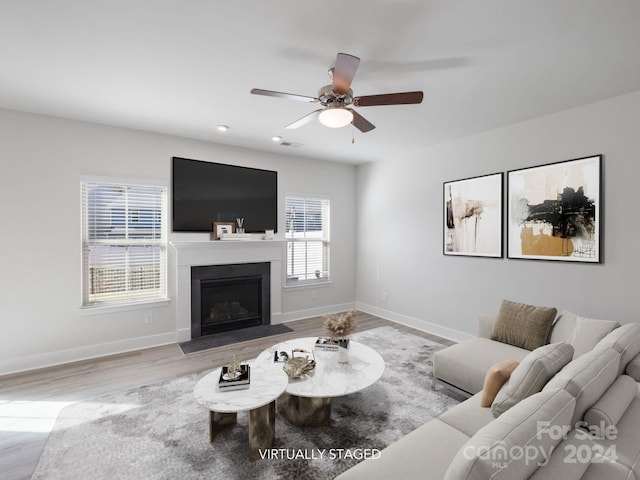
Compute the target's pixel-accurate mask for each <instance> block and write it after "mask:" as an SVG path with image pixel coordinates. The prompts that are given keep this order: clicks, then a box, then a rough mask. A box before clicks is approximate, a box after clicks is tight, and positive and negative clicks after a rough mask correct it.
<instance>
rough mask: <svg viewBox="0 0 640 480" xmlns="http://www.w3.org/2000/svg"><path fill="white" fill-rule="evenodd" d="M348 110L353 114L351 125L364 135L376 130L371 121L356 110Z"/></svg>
mask: <svg viewBox="0 0 640 480" xmlns="http://www.w3.org/2000/svg"><path fill="white" fill-rule="evenodd" d="M347 110H349V111H350V112H351V113H353V120H351V123H352V124H353V126H354V127H356V128H357V129H358V130H360V131H361V132H362V133H367V132H370V131H371V130H373V129H374V128H376V126H375V125H374V124H373V123H371V122H370V121H369V120H367V119H366V118H364V117H363V116H362V115H360V114H359V113H358V112H356V111H355V110H353V109H351V108H347Z"/></svg>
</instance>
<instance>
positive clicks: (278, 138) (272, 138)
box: [271, 135, 282, 142]
mask: <svg viewBox="0 0 640 480" xmlns="http://www.w3.org/2000/svg"><path fill="white" fill-rule="evenodd" d="M271 140H272V141H274V142H281V141H282V137H280V136H278V135H274V136H273V137H271Z"/></svg>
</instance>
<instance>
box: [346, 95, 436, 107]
mask: <svg viewBox="0 0 640 480" xmlns="http://www.w3.org/2000/svg"><path fill="white" fill-rule="evenodd" d="M423 96H424V94H423V93H422V92H402V93H383V94H381V95H365V96H364V97H356V98H354V99H353V104H354V105H355V106H356V107H372V106H376V105H407V104H413V103H422V98H423Z"/></svg>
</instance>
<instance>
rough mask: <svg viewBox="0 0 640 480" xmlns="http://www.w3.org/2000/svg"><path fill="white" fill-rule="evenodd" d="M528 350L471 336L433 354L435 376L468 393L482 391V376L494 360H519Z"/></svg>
mask: <svg viewBox="0 0 640 480" xmlns="http://www.w3.org/2000/svg"><path fill="white" fill-rule="evenodd" d="M528 353H529V351H528V350H524V349H522V348H518V347H514V346H513V345H507V344H506V343H500V342H494V341H493V340H489V339H488V338H480V337H475V338H470V339H469V340H465V341H463V342H460V343H457V344H455V345H452V346H450V347H447V348H443V349H442V350H440V351H438V352H436V353H435V354H434V355H433V375H434V376H435V378H438V379H440V380H443V381H445V382H447V383H449V384H451V385H454V386H456V387H458V388H460V389H461V390H464V391H466V392H469V393H472V394H473V393H478V392H480V391H482V385H483V382H484V376H485V374H486V373H487V370H489V367H491V365H493V364H494V363H496V362H498V361H500V360H504V359H505V358H512V359H514V360H518V361H519V360H522V359H523V358H524V357H525V356H526V355H527V354H528Z"/></svg>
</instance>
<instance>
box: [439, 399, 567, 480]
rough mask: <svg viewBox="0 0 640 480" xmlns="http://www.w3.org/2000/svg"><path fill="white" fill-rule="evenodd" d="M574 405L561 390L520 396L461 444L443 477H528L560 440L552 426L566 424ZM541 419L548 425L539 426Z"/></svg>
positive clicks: (498, 479) (451, 479) (467, 479)
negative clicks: (515, 401)
mask: <svg viewBox="0 0 640 480" xmlns="http://www.w3.org/2000/svg"><path fill="white" fill-rule="evenodd" d="M574 407H575V399H574V398H573V397H572V396H571V395H570V394H569V393H568V392H566V391H564V390H555V391H547V392H540V393H536V394H535V395H532V396H530V397H529V398H526V399H524V400H523V401H522V402H520V403H519V404H518V405H516V406H514V407H513V408H511V409H510V410H509V411H507V412H505V414H504V415H501V416H500V417H498V418H497V419H495V420H494V421H493V422H491V423H489V424H488V425H486V426H485V427H483V428H481V429H480V430H479V431H478V432H477V433H476V434H475V435H474V436H473V437H471V438H470V439H469V441H467V442H466V443H465V444H464V446H463V447H462V448H461V449H460V450H459V451H458V453H457V454H456V457H455V459H454V460H453V463H452V464H451V466H450V467H449V468H448V470H447V473H446V475H445V477H444V478H445V480H460V479H465V480H472V479H478V480H479V479H487V478H491V479H493V480H501V479H505V480H506V479H521V478H522V479H524V478H529V476H531V475H532V474H533V472H534V471H535V470H536V469H537V468H538V465H540V464H542V463H544V462H545V460H546V459H547V458H548V457H549V456H550V455H551V451H552V450H553V448H554V447H555V446H556V445H557V444H558V443H560V441H561V440H562V435H558V434H557V431H556V430H557V429H556V428H555V427H559V428H560V429H561V430H563V429H565V428H566V429H568V428H569V424H570V421H571V417H572V414H573V409H574ZM541 422H542V423H546V424H547V425H548V426H549V428H542V429H541V428H540V424H541ZM551 427H554V428H551ZM567 431H568V430H567ZM525 452H526V455H525V454H524V453H525Z"/></svg>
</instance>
